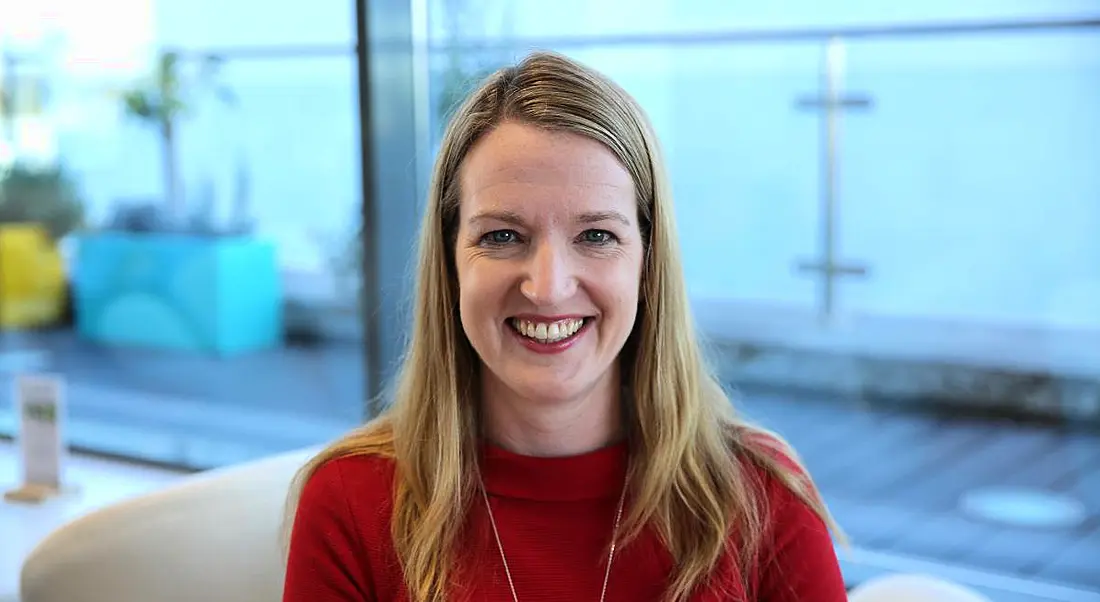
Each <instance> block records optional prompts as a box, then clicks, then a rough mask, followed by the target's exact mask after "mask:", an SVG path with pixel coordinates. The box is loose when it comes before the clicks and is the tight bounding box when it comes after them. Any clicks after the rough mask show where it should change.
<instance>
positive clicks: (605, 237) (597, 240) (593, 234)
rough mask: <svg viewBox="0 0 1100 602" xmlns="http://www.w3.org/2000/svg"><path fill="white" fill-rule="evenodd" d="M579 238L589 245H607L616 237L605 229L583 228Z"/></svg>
mask: <svg viewBox="0 0 1100 602" xmlns="http://www.w3.org/2000/svg"><path fill="white" fill-rule="evenodd" d="M581 240H582V241H583V242H585V243H588V244H590V245H609V244H611V243H613V242H615V241H616V240H618V238H617V237H616V236H615V235H614V234H612V233H610V232H608V231H607V230H585V231H584V232H583V233H581Z"/></svg>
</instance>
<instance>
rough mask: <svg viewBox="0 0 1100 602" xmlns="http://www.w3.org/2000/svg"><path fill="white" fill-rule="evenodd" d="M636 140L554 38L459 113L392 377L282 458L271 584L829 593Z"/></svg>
mask: <svg viewBox="0 0 1100 602" xmlns="http://www.w3.org/2000/svg"><path fill="white" fill-rule="evenodd" d="M657 148H658V146H657V141H656V138H655V136H654V135H653V132H652V130H651V128H650V126H649V124H648V122H647V120H646V118H645V116H644V114H643V113H642V111H641V109H640V108H639V107H638V105H637V104H636V103H635V102H634V101H633V99H631V98H630V96H629V95H627V94H626V93H625V92H624V91H623V90H622V89H621V88H619V87H618V86H616V85H615V84H614V83H612V82H611V81H609V80H607V79H606V78H605V77H603V76H602V75H600V74H598V73H596V72H594V71H592V70H590V69H588V68H586V67H584V66H583V65H580V64H578V63H576V62H574V61H572V60H570V59H567V58H565V57H562V56H559V55H555V54H549V53H536V54H533V55H531V56H530V57H528V58H526V59H525V60H524V61H522V62H521V63H520V64H518V65H517V66H515V67H510V68H507V69H503V70H501V71H499V72H497V73H495V74H493V75H492V76H491V77H489V78H488V79H487V80H486V81H485V82H484V83H483V84H482V86H481V87H480V88H479V89H478V90H477V91H476V92H474V94H473V95H472V96H471V97H470V99H469V100H467V102H466V103H465V104H464V105H463V106H462V107H461V108H459V109H458V111H457V112H456V113H455V115H454V118H453V120H452V122H451V124H450V127H449V128H448V130H447V133H446V135H445V137H444V140H443V145H442V148H441V150H440V153H439V157H438V159H437V163H436V167H435V174H434V181H433V185H432V190H431V195H430V198H429V202H428V208H427V211H426V214H425V218H424V224H423V231H422V239H421V247H420V264H419V271H418V277H419V282H418V285H419V286H418V293H417V298H416V307H415V313H414V315H415V316H416V321H415V324H414V325H413V330H412V334H411V337H410V343H409V350H408V353H407V355H406V358H405V362H404V364H403V366H402V371H401V375H400V380H399V382H398V383H397V387H396V389H395V393H394V395H393V398H392V400H391V405H390V408H389V410H387V411H386V412H385V413H384V414H383V415H382V416H380V417H379V418H377V419H376V420H375V421H373V422H371V423H370V424H368V425H366V426H365V427H363V428H362V429H360V430H358V431H356V432H354V433H352V434H350V435H348V436H347V437H346V438H344V439H343V440H341V441H340V442H338V443H337V444H335V445H333V446H332V447H330V448H329V449H327V450H325V451H324V452H323V453H321V454H320V455H319V456H317V458H315V459H314V460H313V462H311V463H310V464H309V465H308V466H307V467H306V468H305V469H303V471H302V473H301V475H300V478H299V480H298V485H297V486H296V488H295V489H294V491H293V493H292V495H291V498H290V500H289V509H290V511H291V512H290V514H289V515H288V518H290V519H292V522H291V530H290V541H289V557H288V567H287V578H286V588H285V592H286V593H285V597H284V600H286V601H287V602H305V601H306V600H309V601H310V602H335V601H337V600H340V601H344V602H347V601H352V600H355V601H367V600H370V601H386V602H389V601H396V600H412V601H416V602H442V601H443V600H456V599H457V600H471V601H473V600H477V601H512V602H519V600H600V601H606V600H617V601H622V602H627V601H630V602H648V601H654V602H655V601H658V600H669V601H676V602H681V601H687V600H692V601H711V602H718V601H723V600H737V601H748V600H757V601H762V602H794V601H796V600H798V601H801V600H810V599H812V600H815V601H819V602H839V601H841V600H845V599H846V594H845V591H844V586H843V582H842V579H841V576H840V571H839V569H838V566H837V560H836V556H835V552H834V551H833V544H832V540H831V538H830V534H829V528H828V527H829V526H832V520H831V519H830V517H829V515H828V512H827V511H826V509H825V508H824V505H823V504H822V502H821V500H820V498H819V496H818V494H817V492H816V490H815V488H814V485H813V482H812V480H811V479H810V478H809V476H808V474H807V473H806V472H805V470H804V469H803V468H802V467H801V465H800V464H799V463H798V461H797V459H796V456H795V454H794V452H793V450H791V449H790V448H789V447H788V446H787V445H786V444H785V443H783V442H782V441H781V440H780V439H778V438H777V437H775V436H773V435H771V434H769V433H765V432H763V431H761V430H760V429H758V428H756V427H754V426H752V425H750V424H748V423H746V422H744V421H743V420H741V419H740V418H739V417H738V416H737V415H736V414H735V413H734V412H733V411H732V408H731V405H730V400H729V399H728V398H727V397H726V396H725V394H724V393H723V392H722V389H721V387H719V385H718V383H717V381H716V380H715V379H714V377H713V376H712V375H711V374H710V373H709V372H708V370H707V368H706V366H705V365H704V363H703V361H702V354H701V352H700V349H699V345H698V343H697V341H696V338H695V334H694V332H693V330H692V321H691V317H690V315H689V312H688V304H687V300H686V297H687V295H686V292H685V286H684V280H683V275H682V269H681V266H680V259H679V251H678V243H677V241H676V231H675V224H674V220H673V207H672V200H671V197H670V195H669V191H668V182H667V178H666V177H665V174H664V167H663V165H662V163H661V158H660V156H659V154H658V152H657Z"/></svg>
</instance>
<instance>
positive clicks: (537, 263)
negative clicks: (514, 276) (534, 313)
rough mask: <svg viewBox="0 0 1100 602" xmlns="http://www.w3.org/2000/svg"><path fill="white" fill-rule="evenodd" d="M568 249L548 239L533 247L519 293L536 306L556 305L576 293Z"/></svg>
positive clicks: (575, 280) (573, 269) (574, 277)
mask: <svg viewBox="0 0 1100 602" xmlns="http://www.w3.org/2000/svg"><path fill="white" fill-rule="evenodd" d="M574 271H575V268H574V266H573V262H572V260H571V259H570V257H569V250H568V249H567V248H564V247H563V246H562V245H561V244H559V243H555V242H553V241H551V240H545V239H544V240H543V241H542V242H540V243H539V244H538V245H537V246H535V247H534V248H533V249H532V251H531V254H530V255H529V257H528V259H527V265H526V269H525V274H524V277H523V282H522V283H520V292H522V293H523V296H524V297H527V299H528V300H529V301H531V302H532V303H534V304H535V305H538V306H540V307H544V306H552V305H557V304H560V303H561V302H563V301H566V300H568V299H569V298H570V297H572V296H573V294H574V293H576V291H577V279H576V274H575V273H574Z"/></svg>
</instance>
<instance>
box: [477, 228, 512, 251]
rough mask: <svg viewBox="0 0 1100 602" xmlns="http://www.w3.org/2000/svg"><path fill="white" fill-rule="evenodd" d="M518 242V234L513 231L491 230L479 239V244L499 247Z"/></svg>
mask: <svg viewBox="0 0 1100 602" xmlns="http://www.w3.org/2000/svg"><path fill="white" fill-rule="evenodd" d="M518 240H519V234H517V233H516V231H515V230H493V231H492V232H489V233H488V234H486V235H485V236H482V237H481V244H485V245H490V246H497V247H501V246H504V245H510V244H512V243H514V242H516V241H518Z"/></svg>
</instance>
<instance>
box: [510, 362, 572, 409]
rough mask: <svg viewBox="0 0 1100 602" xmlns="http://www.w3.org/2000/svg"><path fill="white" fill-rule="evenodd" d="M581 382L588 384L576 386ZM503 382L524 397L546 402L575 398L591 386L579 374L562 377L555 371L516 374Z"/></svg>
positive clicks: (559, 401)
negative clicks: (536, 373) (523, 374)
mask: <svg viewBox="0 0 1100 602" xmlns="http://www.w3.org/2000/svg"><path fill="white" fill-rule="evenodd" d="M536 371H537V369H536ZM581 382H584V383H585V384H586V385H588V386H578V384H579V383H581ZM503 384H504V385H505V386H506V387H507V388H509V389H511V390H512V391H514V392H515V393H516V394H517V395H519V396H520V397H522V398H524V399H528V400H531V401H535V402H539V403H548V404H551V403H564V402H567V401H570V400H572V399H576V398H578V397H581V396H583V395H584V394H585V392H586V391H588V390H589V389H591V388H592V387H591V383H590V382H589V381H588V380H587V379H583V378H581V377H579V376H572V377H569V378H562V377H561V375H560V374H555V373H549V374H546V373H544V374H539V375H525V376H522V377H519V376H518V375H517V378H512V379H503Z"/></svg>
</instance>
